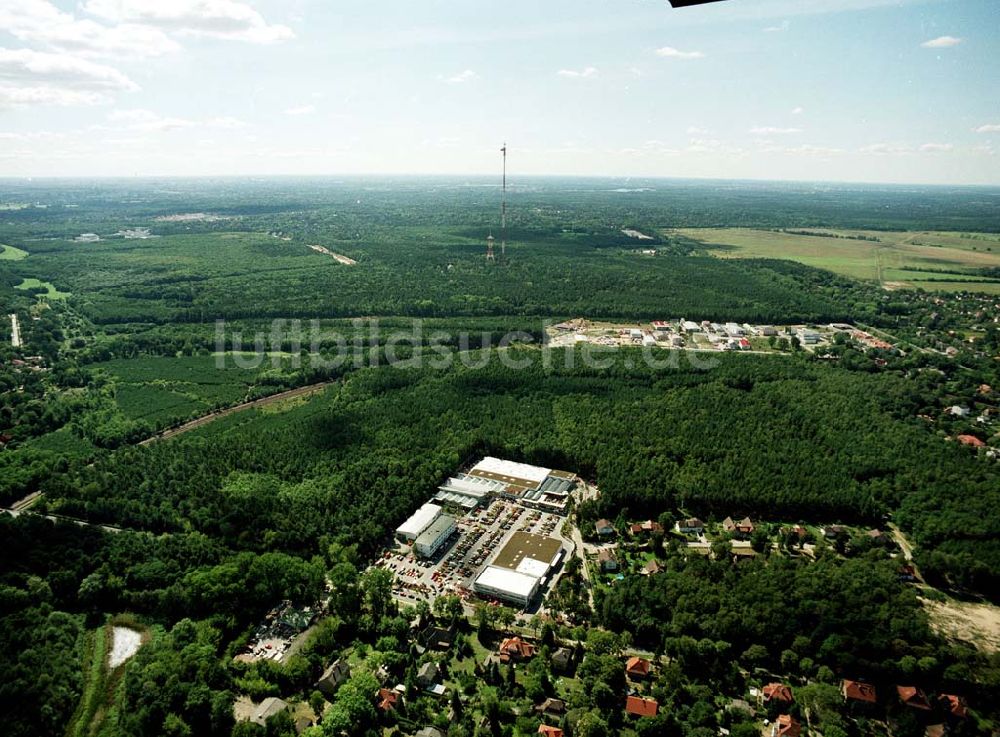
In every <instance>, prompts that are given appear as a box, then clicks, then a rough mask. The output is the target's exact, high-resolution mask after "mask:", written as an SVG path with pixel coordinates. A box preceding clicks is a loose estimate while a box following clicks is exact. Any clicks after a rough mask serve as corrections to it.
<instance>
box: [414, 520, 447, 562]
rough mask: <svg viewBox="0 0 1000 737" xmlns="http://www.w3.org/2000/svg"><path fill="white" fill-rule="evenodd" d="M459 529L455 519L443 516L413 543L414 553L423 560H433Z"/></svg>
mask: <svg viewBox="0 0 1000 737" xmlns="http://www.w3.org/2000/svg"><path fill="white" fill-rule="evenodd" d="M456 529H457V527H456V525H455V518H454V517H452V516H450V515H447V514H442V515H439V516H438V518H437V519H436V520H434V521H433V522H431V523H430V525H429V526H428V527H427V529H426V530H424V531H423V532H421V533H420V537H418V538H417V539H416V541H415V542H414V543H413V552H414V553H416V554H417V555H419V556H421V557H422V558H433V557H434V555H435V554H436V553H437V552H438V551H439V550H440V549H441V546H442V545H444V544H445V543H446V542H448V540H449V539H450V538H451V536H452V535H454V534H455V530H456Z"/></svg>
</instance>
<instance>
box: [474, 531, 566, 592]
mask: <svg viewBox="0 0 1000 737" xmlns="http://www.w3.org/2000/svg"><path fill="white" fill-rule="evenodd" d="M562 556H563V546H562V543H561V542H559V540H556V539H555V538H552V537H546V536H545V535H534V534H532V533H530V532H520V531H519V532H515V533H514V534H513V535H511V536H510V540H508V541H507V544H506V545H504V546H503V548H502V549H501V550H500V552H499V553H497V555H496V557H495V558H494V559H493V561H492V563H490V565H488V566H486V568H484V569H483V571H482V573H480V574H479V576H478V577H477V578H476V580H475V582H474V583H473V584H472V589H473V591H475V592H476V593H477V594H479V595H480V596H486V597H491V598H496V599H500V600H502V601H506V602H508V603H511V604H515V605H516V606H519V607H521V608H524V607H526V606H528V604H529V603H530V602H531V600H532V599H534V598H535V595H536V594H537V593H538V591H539V589H542V588H544V587H545V586H546V585H547V584H548V576H549V573H550V571H551V570H552V569H553V568H555V567H556V566H557V565H559V562H560V560H561V559H562Z"/></svg>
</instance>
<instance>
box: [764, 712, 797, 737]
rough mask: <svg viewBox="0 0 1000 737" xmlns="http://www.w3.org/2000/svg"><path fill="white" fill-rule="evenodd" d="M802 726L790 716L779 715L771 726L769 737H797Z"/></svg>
mask: <svg viewBox="0 0 1000 737" xmlns="http://www.w3.org/2000/svg"><path fill="white" fill-rule="evenodd" d="M801 733H802V725H801V724H799V722H798V721H797V720H795V719H793V718H792V716H791V715H790V714H779V715H778V718H777V719H775V720H774V724H772V725H771V737H799V735H800V734H801Z"/></svg>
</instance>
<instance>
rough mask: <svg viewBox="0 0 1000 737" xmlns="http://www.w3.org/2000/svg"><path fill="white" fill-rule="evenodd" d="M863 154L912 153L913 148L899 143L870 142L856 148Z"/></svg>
mask: <svg viewBox="0 0 1000 737" xmlns="http://www.w3.org/2000/svg"><path fill="white" fill-rule="evenodd" d="M858 151H859V152H860V153H863V154H874V155H876V156H886V155H900V154H912V153H913V148H912V147H911V146H905V145H903V144H899V143H872V144H869V145H868V146H862V147H861V148H859V149H858Z"/></svg>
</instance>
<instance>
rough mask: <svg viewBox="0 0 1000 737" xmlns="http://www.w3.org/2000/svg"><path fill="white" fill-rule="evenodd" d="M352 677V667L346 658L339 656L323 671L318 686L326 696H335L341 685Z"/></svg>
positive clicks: (317, 682)
mask: <svg viewBox="0 0 1000 737" xmlns="http://www.w3.org/2000/svg"><path fill="white" fill-rule="evenodd" d="M350 677H351V667H350V666H349V665H348V664H347V661H346V660H344V659H342V658H338V659H337V660H335V661H334V662H333V663H332V664H331V665H330V666H329V667H328V668H327V669H326V670H325V671H323V675H321V676H320V677H319V680H318V681H316V688H317V689H318V690H319V691H320V692H321V693H323V695H324V696H333V695H334V694H335V693H337V689H338V688H340V685H341V684H342V683H343V682H344V681H346V680H347V679H348V678H350Z"/></svg>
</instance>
